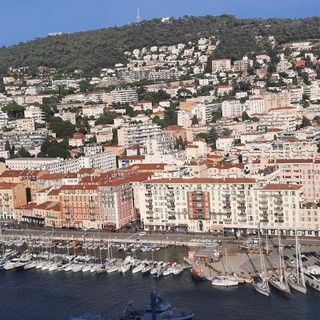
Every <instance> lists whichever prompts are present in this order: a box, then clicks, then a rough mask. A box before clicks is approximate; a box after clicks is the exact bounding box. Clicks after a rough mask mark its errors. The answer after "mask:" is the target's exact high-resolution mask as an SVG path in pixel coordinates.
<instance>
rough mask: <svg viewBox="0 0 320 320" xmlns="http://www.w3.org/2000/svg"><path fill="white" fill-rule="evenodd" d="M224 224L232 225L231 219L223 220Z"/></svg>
mask: <svg viewBox="0 0 320 320" xmlns="http://www.w3.org/2000/svg"><path fill="white" fill-rule="evenodd" d="M223 223H224V224H232V219H223Z"/></svg>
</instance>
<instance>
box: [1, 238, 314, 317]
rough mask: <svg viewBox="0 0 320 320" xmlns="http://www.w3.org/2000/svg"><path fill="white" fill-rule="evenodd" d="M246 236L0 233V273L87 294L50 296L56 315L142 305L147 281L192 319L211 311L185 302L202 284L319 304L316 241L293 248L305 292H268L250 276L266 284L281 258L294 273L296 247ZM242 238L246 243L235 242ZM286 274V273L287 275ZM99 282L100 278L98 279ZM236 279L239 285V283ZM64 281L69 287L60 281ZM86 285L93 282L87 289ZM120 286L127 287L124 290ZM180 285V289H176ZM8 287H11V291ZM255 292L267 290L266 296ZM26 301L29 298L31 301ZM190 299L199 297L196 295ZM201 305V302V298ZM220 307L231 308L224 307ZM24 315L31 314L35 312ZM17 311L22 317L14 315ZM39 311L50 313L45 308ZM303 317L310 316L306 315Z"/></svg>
mask: <svg viewBox="0 0 320 320" xmlns="http://www.w3.org/2000/svg"><path fill="white" fill-rule="evenodd" d="M71 238H72V237H71ZM113 240H114V239H113ZM248 241H249V240H246V241H244V242H242V243H239V242H236V241H219V240H217V239H210V241H209V240H208V239H205V240H204V239H191V240H190V242H191V243H193V244H196V245H193V246H191V247H187V246H178V245H172V244H171V245H168V244H167V243H154V242H153V241H151V242H149V241H148V242H147V241H146V242H142V241H137V239H134V240H133V241H132V242H124V240H120V239H118V241H110V242H109V241H105V240H97V239H94V238H86V239H82V241H81V240H68V241H67V240H66V239H53V238H50V237H38V238H30V237H29V238H26V237H21V236H20V237H11V236H6V237H3V238H2V248H1V249H2V259H1V263H0V268H1V269H2V270H0V279H1V278H2V283H3V284H4V286H5V287H6V286H7V285H8V284H9V283H10V282H11V281H13V283H16V285H17V286H18V288H20V289H21V290H22V291H23V292H26V291H28V290H31V288H32V287H33V284H32V285H31V287H30V284H28V283H29V281H37V282H39V283H40V282H41V283H42V284H41V286H40V288H39V290H40V291H39V295H41V294H44V295H46V296H51V295H53V294H54V292H55V291H58V292H59V294H61V292H62V291H60V289H62V290H63V294H62V296H64V295H67V296H68V297H69V296H70V295H71V296H74V299H75V301H79V300H82V299H83V297H82V295H88V294H89V295H90V299H89V300H88V301H86V303H81V304H77V303H73V301H71V302H70V300H69V303H68V304H65V302H66V301H61V299H58V302H59V301H60V302H61V303H62V305H61V306H62V307H61V308H62V310H59V311H58V310H54V312H56V313H57V312H58V313H60V312H61V314H60V315H58V319H68V315H67V312H70V314H71V313H72V314H74V315H76V314H80V313H82V314H85V313H86V312H87V311H88V310H93V309H96V310H98V311H99V313H100V312H101V314H103V315H109V314H110V312H111V311H112V313H115V314H114V316H113V318H110V319H120V318H119V317H120V315H121V312H123V308H124V306H125V305H126V303H128V301H130V300H134V301H135V302H137V305H143V301H141V295H142V293H143V294H144V297H148V296H149V295H150V290H151V288H153V287H154V286H156V288H157V291H159V292H161V293H164V294H165V295H166V296H167V295H168V299H169V300H170V302H172V303H173V305H178V306H181V307H182V308H183V309H188V310H191V312H192V313H193V314H194V317H193V319H212V318H211V317H209V316H208V315H207V314H204V313H203V310H202V309H198V306H196V308H194V307H193V304H190V299H191V297H192V298H194V299H200V297H201V295H202V294H203V291H206V293H205V295H208V296H210V295H213V296H214V299H217V301H219V299H222V298H223V297H224V300H223V301H224V302H223V303H224V304H229V298H230V296H231V301H233V303H235V301H234V300H236V301H237V303H238V302H239V301H241V299H242V296H243V295H246V297H247V299H248V300H246V303H249V302H250V303H253V304H255V301H259V304H261V305H263V306H264V307H267V308H273V306H274V305H278V304H281V305H282V304H283V303H284V301H286V300H288V302H287V303H289V301H294V304H296V301H299V302H300V303H301V302H302V301H305V303H309V302H308V301H312V303H313V304H314V308H315V309H316V310H318V309H320V292H319V291H318V290H319V287H320V286H319V285H320V282H319V280H318V279H319V277H320V267H319V265H320V249H319V246H311V245H304V246H302V247H301V253H299V252H298V254H300V256H302V257H303V264H302V268H301V269H300V270H302V273H303V274H304V275H305V283H306V284H307V290H308V293H307V294H306V295H305V294H302V293H301V292H302V291H300V292H299V291H298V290H294V289H295V288H293V287H292V291H291V294H290V299H283V298H282V297H281V295H278V294H277V293H276V291H273V290H272V291H270V290H268V291H267V293H268V294H264V289H263V286H261V285H260V280H261V278H260V280H257V279H258V278H257V276H259V275H263V274H264V275H265V279H268V280H269V284H270V286H271V283H270V280H271V281H272V279H274V276H273V275H274V274H279V270H280V269H279V268H281V263H283V266H285V272H286V273H284V275H288V274H289V275H295V276H297V274H298V273H295V265H296V264H297V263H298V262H297V260H296V259H295V255H296V252H297V251H296V248H295V247H294V246H291V245H290V246H285V248H284V250H283V261H282V260H281V259H279V250H278V249H279V247H278V246H277V245H276V243H277V240H276V239H274V240H271V241H270V243H269V244H268V245H269V248H268V250H267V251H265V250H259V248H263V245H265V243H263V245H261V246H259V245H258V244H257V243H255V244H254V245H251V246H248V245H247V244H248ZM253 242H255V241H252V243H253ZM244 245H245V246H247V249H244V248H243V246H244ZM217 248H218V250H219V258H218V259H217V257H216V253H217V251H216V249H217ZM280 251H281V250H280ZM263 252H264V253H265V252H267V253H268V254H263ZM262 257H263V259H262ZM262 261H263V262H262ZM301 261H302V260H301ZM263 268H265V272H264V273H262V272H261V270H262V269H263ZM186 269H187V270H186ZM31 279H33V280H31ZM285 279H287V278H286V277H285ZM288 279H289V278H288ZM290 279H293V278H292V277H290ZM17 281H18V282H17ZM288 281H289V280H288ZM251 283H252V284H251ZM49 284H50V285H49ZM102 284H104V286H101V285H102ZM240 284H244V285H241V286H240ZM255 284H257V286H255ZM295 284H296V282H295ZM47 285H49V287H47ZM66 285H68V286H70V287H68V288H67V289H63V288H64V287H65V286H66ZM25 286H26V287H25ZM91 286H92V287H93V288H96V289H95V291H93V289H92V288H91ZM119 286H120V287H121V286H123V287H122V289H121V290H122V291H118V289H119V290H120V288H119ZM127 286H129V287H130V289H128V290H127ZM181 286H182V287H181ZM180 287H181V288H180ZM76 288H78V289H76ZM80 288H81V289H80ZM88 288H89V289H88ZM183 288H185V289H184V290H185V291H183V292H182V295H181V290H182V289H183ZM253 288H255V289H256V290H253ZM8 289H9V288H8ZM64 290H67V291H64ZM77 290H80V291H79V292H78V291H77ZM9 291H15V288H14V287H11V288H10V290H9ZM76 291H77V292H76ZM123 291H126V294H123ZM148 291H149V292H148ZM256 291H257V292H256ZM41 292H42V293H41ZM121 292H122V294H121ZM258 293H262V295H261V294H258ZM14 294H15V295H17V292H15V293H14ZM18 295H19V294H18ZM56 295H58V293H56ZM79 295H80V296H79ZM263 295H266V296H269V299H266V298H265V297H263ZM101 296H105V297H106V298H105V301H104V302H102V301H101ZM7 299H8V297H7ZM38 299H39V298H38ZM55 299H57V297H55ZM69 299H71V298H70V297H69ZM206 299H207V298H206ZM226 299H227V300H226ZM232 299H234V300H232ZM261 299H262V300H265V301H262V300H261ZM297 299H298V300H297ZM310 299H311V300H310ZM27 300H29V297H28V298H27ZM71 300H72V299H71ZM206 301H207V300H206ZM89 302H90V303H89ZM111 302H112V303H113V304H112V303H111ZM144 302H145V301H144ZM29 303H30V304H31V305H32V304H33V301H29ZM198 303H199V304H200V305H201V302H200V301H199V302H198ZM214 303H215V300H212V304H214ZM221 303H222V302H221ZM22 304H24V301H23V302H22ZM89 304H90V305H89ZM202 304H203V301H202ZM290 305H291V303H289V304H288V305H285V308H284V309H285V310H287V312H289V314H290V312H293V309H290V310H289V306H290ZM84 307H86V309H85V308H84ZM219 307H220V306H219ZM252 307H253V306H251V308H252ZM282 307H283V306H282ZM19 308H20V306H19ZM24 308H25V306H24ZM37 308H38V306H37ZM202 308H206V307H204V306H202ZM317 308H318V309H317ZM27 309H28V308H27ZM30 312H31V311H30ZM215 312H216V310H215ZM228 312H229V313H230V314H232V312H231V311H230V310H229V311H228ZM62 313H63V314H62ZM221 316H222V315H221ZM29 318H30V319H38V318H37V317H34V318H32V317H29ZM215 318H216V317H215ZM17 319H19V317H18V318H17ZM21 319H25V318H24V317H21ZM41 319H42V318H41ZM43 319H56V318H55V317H50V316H48V315H47V317H44V318H43ZM102 319H103V318H102ZM106 319H109V317H107V318H106ZM123 319H125V318H123ZM128 319H129V318H128ZM150 319H151V318H150ZM218 319H219V317H218ZM221 319H228V317H227V318H222V317H221ZM230 319H233V318H232V317H231V318H230ZM243 319H250V316H246V317H245V316H244V315H243ZM261 319H263V317H262V318H261ZM275 319H277V317H275ZM308 319H313V318H312V316H310V317H308Z"/></svg>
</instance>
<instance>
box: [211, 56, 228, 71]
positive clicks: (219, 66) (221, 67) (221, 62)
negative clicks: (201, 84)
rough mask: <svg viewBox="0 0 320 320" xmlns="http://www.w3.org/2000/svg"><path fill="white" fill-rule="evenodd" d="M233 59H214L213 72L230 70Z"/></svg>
mask: <svg viewBox="0 0 320 320" xmlns="http://www.w3.org/2000/svg"><path fill="white" fill-rule="evenodd" d="M230 70H231V60H230V59H223V58H222V59H214V60H212V73H215V72H219V71H230Z"/></svg>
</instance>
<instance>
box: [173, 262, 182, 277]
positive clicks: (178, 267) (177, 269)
mask: <svg viewBox="0 0 320 320" xmlns="http://www.w3.org/2000/svg"><path fill="white" fill-rule="evenodd" d="M183 270H184V269H183V266H182V265H181V264H176V265H175V266H174V268H173V271H172V273H173V274H174V275H175V276H176V275H178V274H180V273H182V272H183Z"/></svg>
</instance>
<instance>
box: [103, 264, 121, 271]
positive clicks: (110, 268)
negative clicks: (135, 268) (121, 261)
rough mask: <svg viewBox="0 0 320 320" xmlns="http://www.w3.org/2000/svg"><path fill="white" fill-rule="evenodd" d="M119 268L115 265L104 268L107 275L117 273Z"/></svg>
mask: <svg viewBox="0 0 320 320" xmlns="http://www.w3.org/2000/svg"><path fill="white" fill-rule="evenodd" d="M120 268H121V266H119V265H116V264H111V265H107V266H106V272H107V273H113V272H119V270H120Z"/></svg>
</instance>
